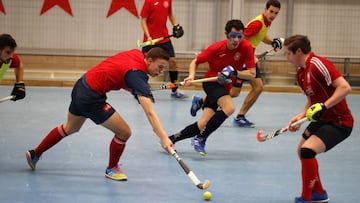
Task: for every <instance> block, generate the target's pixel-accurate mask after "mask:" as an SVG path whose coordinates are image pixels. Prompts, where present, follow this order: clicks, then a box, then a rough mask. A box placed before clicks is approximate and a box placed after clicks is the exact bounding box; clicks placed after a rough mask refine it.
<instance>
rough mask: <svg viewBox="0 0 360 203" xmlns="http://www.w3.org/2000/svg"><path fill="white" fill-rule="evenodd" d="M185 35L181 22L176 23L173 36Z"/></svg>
mask: <svg viewBox="0 0 360 203" xmlns="http://www.w3.org/2000/svg"><path fill="white" fill-rule="evenodd" d="M183 35H184V30H183V28H182V27H181V26H180V25H179V24H176V25H174V27H173V36H174V37H175V38H180V37H182V36H183Z"/></svg>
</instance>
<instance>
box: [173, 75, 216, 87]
mask: <svg viewBox="0 0 360 203" xmlns="http://www.w3.org/2000/svg"><path fill="white" fill-rule="evenodd" d="M217 79H218V77H216V76H215V77H210V78H202V79H197V80H191V81H190V83H191V84H193V83H202V82H212V81H217ZM175 85H178V86H183V85H184V82H179V83H175Z"/></svg>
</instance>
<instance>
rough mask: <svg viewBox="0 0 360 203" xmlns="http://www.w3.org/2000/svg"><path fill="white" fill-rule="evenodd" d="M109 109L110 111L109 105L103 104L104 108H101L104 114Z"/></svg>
mask: <svg viewBox="0 0 360 203" xmlns="http://www.w3.org/2000/svg"><path fill="white" fill-rule="evenodd" d="M110 109H111V106H110V104H105V106H104V107H103V110H104V112H109V111H110Z"/></svg>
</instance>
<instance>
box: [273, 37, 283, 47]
mask: <svg viewBox="0 0 360 203" xmlns="http://www.w3.org/2000/svg"><path fill="white" fill-rule="evenodd" d="M283 41H284V39H281V38H274V39H273V41H272V42H271V46H272V47H273V48H274V49H282V42H283Z"/></svg>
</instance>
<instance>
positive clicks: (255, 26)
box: [244, 20, 262, 38]
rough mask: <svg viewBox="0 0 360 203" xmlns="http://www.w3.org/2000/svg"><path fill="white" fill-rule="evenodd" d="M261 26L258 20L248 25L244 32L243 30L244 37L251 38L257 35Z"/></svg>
mask: <svg viewBox="0 0 360 203" xmlns="http://www.w3.org/2000/svg"><path fill="white" fill-rule="evenodd" d="M261 27H262V24H261V22H260V21H259V20H255V21H253V22H251V23H249V24H248V25H247V26H246V28H245V30H244V35H245V36H246V37H248V38H249V37H252V36H254V35H256V34H257V33H259V31H260V30H261Z"/></svg>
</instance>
